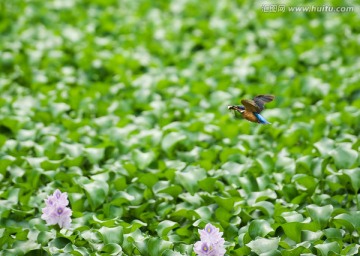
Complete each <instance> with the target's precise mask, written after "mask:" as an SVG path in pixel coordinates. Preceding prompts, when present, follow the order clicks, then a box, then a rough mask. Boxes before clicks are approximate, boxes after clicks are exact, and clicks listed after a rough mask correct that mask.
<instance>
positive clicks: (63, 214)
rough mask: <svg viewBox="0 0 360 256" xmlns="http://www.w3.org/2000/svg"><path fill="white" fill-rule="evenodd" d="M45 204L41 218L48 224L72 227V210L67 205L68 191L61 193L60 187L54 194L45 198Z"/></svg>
mask: <svg viewBox="0 0 360 256" xmlns="http://www.w3.org/2000/svg"><path fill="white" fill-rule="evenodd" d="M45 204H46V206H45V207H44V208H43V209H42V212H43V214H42V215H41V218H42V219H43V220H45V221H46V224H47V225H56V224H58V225H59V227H60V228H69V227H70V223H71V218H70V216H71V215H72V211H71V209H70V208H69V207H67V205H68V204H69V201H68V199H67V193H66V192H64V193H61V191H60V190H59V189H57V190H55V192H54V194H52V195H51V196H48V198H47V199H45Z"/></svg>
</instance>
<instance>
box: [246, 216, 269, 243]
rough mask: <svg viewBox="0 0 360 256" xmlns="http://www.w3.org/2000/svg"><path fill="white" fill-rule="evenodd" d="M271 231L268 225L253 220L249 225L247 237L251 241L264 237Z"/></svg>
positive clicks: (262, 221) (261, 221)
mask: <svg viewBox="0 0 360 256" xmlns="http://www.w3.org/2000/svg"><path fill="white" fill-rule="evenodd" d="M273 231H274V230H273V229H272V228H271V226H270V224H269V223H268V222H267V221H265V220H253V221H252V222H251V223H250V225H249V235H250V237H251V238H252V239H255V238H257V237H265V236H266V235H267V234H269V233H270V232H273Z"/></svg>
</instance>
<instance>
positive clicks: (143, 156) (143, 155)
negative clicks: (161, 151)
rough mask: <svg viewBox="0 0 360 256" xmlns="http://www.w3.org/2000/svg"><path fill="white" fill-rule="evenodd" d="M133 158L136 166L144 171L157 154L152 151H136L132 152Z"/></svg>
mask: <svg viewBox="0 0 360 256" xmlns="http://www.w3.org/2000/svg"><path fill="white" fill-rule="evenodd" d="M132 158H133V160H134V162H135V164H136V166H137V167H138V168H139V169H140V170H144V169H145V168H146V167H148V166H149V164H151V162H152V161H153V160H154V158H155V154H154V152H152V151H149V152H141V151H140V150H138V149H134V150H133V152H132Z"/></svg>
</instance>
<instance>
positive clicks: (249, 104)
mask: <svg viewBox="0 0 360 256" xmlns="http://www.w3.org/2000/svg"><path fill="white" fill-rule="evenodd" d="M241 103H242V104H243V105H244V107H245V110H247V111H250V112H256V113H258V112H260V111H261V109H260V108H259V106H258V105H257V104H256V103H255V101H253V100H241Z"/></svg>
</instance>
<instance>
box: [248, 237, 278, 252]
mask: <svg viewBox="0 0 360 256" xmlns="http://www.w3.org/2000/svg"><path fill="white" fill-rule="evenodd" d="M246 246H248V247H250V249H251V250H252V251H253V252H255V253H256V254H259V255H260V254H262V253H269V252H274V251H276V250H277V248H278V246H279V239H278V238H271V239H267V238H258V239H256V240H253V241H251V242H250V243H248V244H246Z"/></svg>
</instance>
